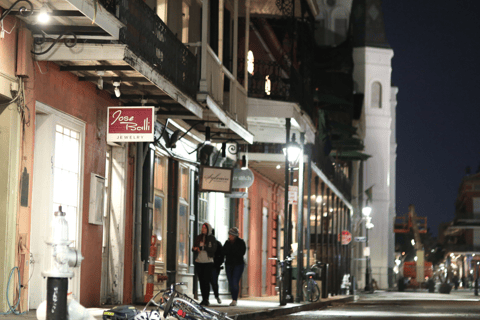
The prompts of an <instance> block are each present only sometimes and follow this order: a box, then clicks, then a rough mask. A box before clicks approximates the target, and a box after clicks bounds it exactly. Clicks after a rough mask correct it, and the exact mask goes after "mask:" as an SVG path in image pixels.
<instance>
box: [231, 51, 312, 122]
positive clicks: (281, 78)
mask: <svg viewBox="0 0 480 320" xmlns="http://www.w3.org/2000/svg"><path fill="white" fill-rule="evenodd" d="M253 66H254V68H253V72H251V73H250V72H249V73H247V74H248V96H249V97H252V98H262V99H271V100H280V101H289V102H297V103H299V104H300V106H301V107H302V109H303V110H304V111H307V112H308V113H310V110H311V108H312V105H313V94H312V93H311V90H310V89H311V87H310V85H309V81H306V79H305V78H304V77H302V76H301V74H300V72H299V71H298V70H297V69H295V68H294V67H293V66H288V65H287V64H285V65H281V64H279V63H277V62H275V61H260V60H255V62H254V63H253ZM245 67H246V64H245V60H244V59H239V60H238V70H239V71H238V74H239V78H240V82H241V83H244V79H243V78H244V74H245V72H244V70H245Z"/></svg>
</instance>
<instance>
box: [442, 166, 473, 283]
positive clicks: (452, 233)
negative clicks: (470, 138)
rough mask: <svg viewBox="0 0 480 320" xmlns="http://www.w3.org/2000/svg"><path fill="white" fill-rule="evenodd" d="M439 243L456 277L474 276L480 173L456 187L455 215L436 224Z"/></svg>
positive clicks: (465, 178) (447, 265) (468, 177)
mask: <svg viewBox="0 0 480 320" xmlns="http://www.w3.org/2000/svg"><path fill="white" fill-rule="evenodd" d="M439 243H440V244H442V245H443V246H444V248H445V254H446V255H445V265H446V267H450V268H451V270H452V271H453V272H452V274H456V275H457V276H458V277H459V279H462V278H463V277H465V278H467V279H468V277H469V276H470V275H471V276H472V277H473V275H474V266H475V263H478V262H479V261H480V172H479V171H477V173H475V174H467V175H466V176H465V177H464V178H463V179H462V182H461V183H460V187H459V188H458V195H457V200H456V201H455V217H454V219H453V221H452V222H450V223H449V224H448V225H447V226H446V227H445V225H441V226H440V227H439Z"/></svg>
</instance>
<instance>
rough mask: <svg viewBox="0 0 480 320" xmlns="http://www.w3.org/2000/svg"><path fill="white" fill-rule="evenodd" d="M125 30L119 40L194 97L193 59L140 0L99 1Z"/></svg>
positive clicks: (194, 67) (195, 84)
mask: <svg viewBox="0 0 480 320" xmlns="http://www.w3.org/2000/svg"><path fill="white" fill-rule="evenodd" d="M99 2H100V4H101V5H102V6H103V7H104V8H105V9H106V10H107V11H109V12H110V13H112V14H113V15H115V16H116V17H117V18H118V19H119V20H120V21H121V22H122V23H123V24H124V25H125V27H124V28H122V29H121V30H120V39H119V40H120V41H121V42H123V43H124V44H126V45H127V46H128V48H129V49H130V50H131V51H132V52H133V53H135V54H136V55H137V56H139V57H141V58H142V59H144V60H145V61H146V62H148V63H149V64H150V65H151V67H152V68H154V69H155V70H157V71H158V72H159V73H160V74H162V76H164V77H165V78H167V79H168V80H169V81H171V82H172V83H173V84H174V85H175V86H177V87H178V88H179V89H180V90H182V91H183V92H185V93H186V94H188V95H189V96H190V97H192V98H194V97H195V95H196V94H197V89H198V77H197V58H196V57H195V55H194V54H193V53H192V52H191V51H190V50H188V48H187V47H186V46H185V45H184V44H183V43H182V42H181V41H180V40H179V39H178V38H177V37H176V36H175V34H173V32H172V31H171V30H170V29H169V28H168V27H167V25H166V24H165V23H164V22H163V21H162V19H160V17H159V16H158V15H157V14H156V13H155V12H154V11H153V10H152V9H151V8H150V7H149V6H148V5H147V4H146V3H145V2H143V1H141V0H99Z"/></svg>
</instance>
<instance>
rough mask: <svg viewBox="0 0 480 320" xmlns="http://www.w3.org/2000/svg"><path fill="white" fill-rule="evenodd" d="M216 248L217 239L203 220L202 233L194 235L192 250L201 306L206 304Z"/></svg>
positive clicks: (210, 227) (207, 303)
mask: <svg viewBox="0 0 480 320" xmlns="http://www.w3.org/2000/svg"><path fill="white" fill-rule="evenodd" d="M216 250H217V239H215V237H214V236H213V235H212V226H211V225H210V224H208V223H207V222H205V223H204V224H203V226H202V233H201V234H199V235H198V236H196V237H195V241H194V243H193V248H192V251H193V252H196V253H197V256H196V258H195V272H196V274H197V277H198V281H200V291H201V292H202V302H201V303H200V304H201V305H203V306H208V305H209V304H210V303H209V302H208V296H209V295H210V278H211V277H212V268H213V257H214V255H215V251H216Z"/></svg>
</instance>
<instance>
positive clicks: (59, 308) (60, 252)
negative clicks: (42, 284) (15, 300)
mask: <svg viewBox="0 0 480 320" xmlns="http://www.w3.org/2000/svg"><path fill="white" fill-rule="evenodd" d="M47 244H48V245H51V246H52V252H53V254H52V258H53V263H52V268H51V269H50V271H44V272H42V276H44V277H46V278H47V310H46V319H47V320H65V319H67V291H68V278H72V277H73V275H74V274H73V271H71V270H70V267H72V268H74V267H78V266H80V264H81V263H82V260H83V256H82V254H81V253H80V252H79V251H77V250H75V249H72V248H70V247H69V245H70V244H71V241H69V240H68V222H67V220H66V219H65V212H63V211H62V206H59V207H58V211H57V212H55V217H54V218H53V223H52V234H51V237H50V240H48V241H47Z"/></svg>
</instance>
